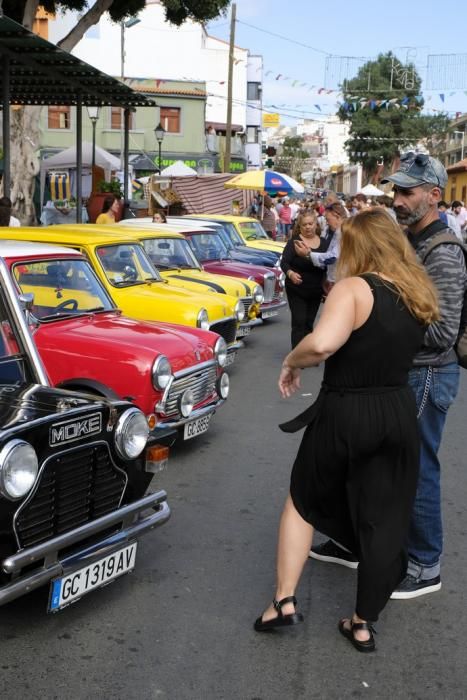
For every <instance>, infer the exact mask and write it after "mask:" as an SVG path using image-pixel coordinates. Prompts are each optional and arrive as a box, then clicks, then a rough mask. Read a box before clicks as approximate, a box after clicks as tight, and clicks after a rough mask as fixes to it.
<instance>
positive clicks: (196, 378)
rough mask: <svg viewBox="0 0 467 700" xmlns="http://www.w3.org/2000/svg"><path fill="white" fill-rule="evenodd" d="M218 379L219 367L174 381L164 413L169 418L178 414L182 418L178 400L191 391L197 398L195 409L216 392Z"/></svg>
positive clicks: (207, 368)
mask: <svg viewBox="0 0 467 700" xmlns="http://www.w3.org/2000/svg"><path fill="white" fill-rule="evenodd" d="M216 378H217V367H216V365H213V366H212V367H204V368H203V369H201V370H199V371H198V372H196V371H195V372H193V374H188V375H185V376H183V377H180V378H179V379H177V377H175V379H174V381H173V382H172V385H171V387H170V390H169V395H168V397H167V400H166V403H165V409H164V413H165V414H166V415H167V416H172V415H173V414H177V416H178V417H179V418H180V417H181V415H180V411H179V410H178V399H179V398H180V396H181V395H182V394H183V392H184V391H186V390H187V389H191V390H192V392H193V394H194V397H195V404H194V406H195V408H196V407H197V406H198V405H199V404H200V403H201V402H202V401H204V400H205V399H207V398H209V397H210V396H211V395H212V394H213V393H214V391H215V388H216Z"/></svg>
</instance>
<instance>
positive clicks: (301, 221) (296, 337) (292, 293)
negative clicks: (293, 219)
mask: <svg viewBox="0 0 467 700" xmlns="http://www.w3.org/2000/svg"><path fill="white" fill-rule="evenodd" d="M327 245H328V244H327V243H326V242H325V241H323V240H322V239H321V238H320V236H319V229H318V224H317V219H316V215H315V213H314V212H312V211H310V212H306V213H304V214H302V215H300V216H299V217H298V219H297V223H296V224H295V227H294V231H293V233H292V236H291V238H290V240H289V241H287V244H286V246H285V248H284V252H283V253H282V258H281V268H282V270H283V272H284V274H285V276H286V281H285V291H286V294H287V299H288V302H289V307H290V312H291V316H292V330H291V343H292V348H294V347H295V346H296V345H297V344H298V343H299V342H300V341H301V340H302V338H304V337H305V335H306V334H307V333H311V331H312V330H313V324H314V322H315V318H316V314H317V313H318V309H319V306H320V304H321V299H322V296H323V282H324V279H325V272H324V270H323V269H322V268H321V267H316V266H315V265H313V263H312V262H311V260H310V257H309V255H310V252H320V251H325V250H326V249H327Z"/></svg>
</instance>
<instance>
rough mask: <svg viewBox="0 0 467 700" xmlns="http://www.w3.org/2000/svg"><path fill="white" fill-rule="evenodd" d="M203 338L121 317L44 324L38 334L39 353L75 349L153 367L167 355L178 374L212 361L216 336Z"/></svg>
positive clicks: (112, 314)
mask: <svg viewBox="0 0 467 700" xmlns="http://www.w3.org/2000/svg"><path fill="white" fill-rule="evenodd" d="M202 333H203V334H204V335H201V336H200V335H199V334H198V333H196V332H192V331H191V329H190V328H188V327H185V326H179V327H177V326H175V325H173V326H172V325H169V324H164V323H155V322H151V321H138V320H136V319H132V318H128V317H126V316H122V315H120V314H119V313H115V312H109V313H102V314H101V313H99V314H87V315H85V316H79V317H77V318H73V317H71V318H67V319H64V320H61V321H54V322H51V323H42V324H41V326H40V327H39V329H38V330H37V332H36V334H35V341H36V343H37V346H38V349H39V352H40V351H41V349H45V347H47V348H48V349H49V350H50V349H52V348H53V347H55V348H60V349H61V350H64V349H66V348H70V349H71V348H73V351H74V352H79V354H80V356H81V357H83V356H88V357H89V359H90V360H92V358H93V357H95V356H96V355H102V354H103V353H105V354H106V356H107V355H108V356H109V357H111V356H114V357H118V358H119V359H120V360H121V361H125V362H136V363H137V364H138V365H139V366H144V365H145V364H146V365H148V364H149V365H152V363H153V362H154V360H155V358H156V357H157V356H158V355H165V356H166V357H167V358H168V359H169V361H170V363H171V365H172V369H173V370H174V371H175V372H178V371H179V370H181V369H185V368H186V367H188V366H190V365H192V364H197V363H198V362H204V361H205V360H212V358H213V352H212V347H213V346H214V344H215V340H216V337H217V336H214V335H213V334H210V333H209V332H207V331H202Z"/></svg>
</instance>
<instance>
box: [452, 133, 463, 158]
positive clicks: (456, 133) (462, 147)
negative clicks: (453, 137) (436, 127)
mask: <svg viewBox="0 0 467 700" xmlns="http://www.w3.org/2000/svg"><path fill="white" fill-rule="evenodd" d="M452 133H453V134H462V145H461V160H464V141H465V131H453V132H452Z"/></svg>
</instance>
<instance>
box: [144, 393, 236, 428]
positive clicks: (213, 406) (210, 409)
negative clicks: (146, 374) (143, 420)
mask: <svg viewBox="0 0 467 700" xmlns="http://www.w3.org/2000/svg"><path fill="white" fill-rule="evenodd" d="M223 403H225V399H221V398H220V397H219V398H218V399H216V401H213V402H212V403H210V404H209V405H208V406H203V408H198V409H196V410H195V411H192V412H191V413H190V415H189V416H188V418H173V419H170V418H167V419H162V420H161V421H160V423H158V425H163V426H164V427H165V428H181V427H182V426H184V425H185V423H189V422H190V421H192V420H195V419H196V418H202V417H203V416H207V415H208V413H215V412H216V410H217V409H218V408H219V406H222V404H223Z"/></svg>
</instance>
